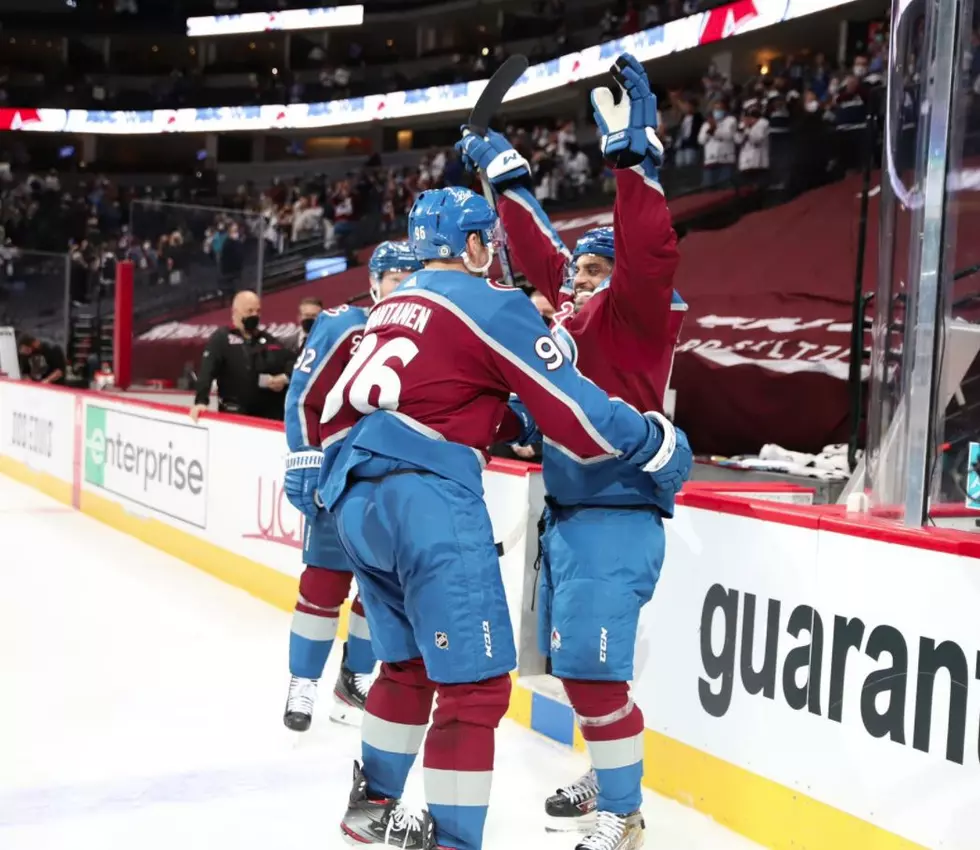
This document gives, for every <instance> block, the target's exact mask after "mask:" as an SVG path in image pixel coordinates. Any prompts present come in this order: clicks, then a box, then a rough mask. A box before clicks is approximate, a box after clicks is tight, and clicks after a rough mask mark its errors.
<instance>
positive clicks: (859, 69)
mask: <svg viewBox="0 0 980 850" xmlns="http://www.w3.org/2000/svg"><path fill="white" fill-rule="evenodd" d="M867 73H868V66H867V65H855V66H854V76H855V77H858V78H861V77H863V76H864V75H865V74H867Z"/></svg>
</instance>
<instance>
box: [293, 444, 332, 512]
mask: <svg viewBox="0 0 980 850" xmlns="http://www.w3.org/2000/svg"><path fill="white" fill-rule="evenodd" d="M322 464H323V452H322V451H321V450H320V449H313V448H305V449H301V450H300V451H298V452H290V453H289V454H288V455H287V456H286V482H285V485H284V486H283V489H284V490H285V491H286V498H287V499H289V503H290V504H291V505H292V506H293V507H294V508H296V510H298V511H300V512H301V513H303V514H305V515H306V516H307V517H309V518H310V519H313V518H314V517H315V516H316V514H317V511H318V510H320V508H322V507H323V502H322V501H320V496H319V494H318V493H317V492H316V485H317V481H318V480H319V478H320V467H321V466H322Z"/></svg>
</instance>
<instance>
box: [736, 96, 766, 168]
mask: <svg viewBox="0 0 980 850" xmlns="http://www.w3.org/2000/svg"><path fill="white" fill-rule="evenodd" d="M735 143H736V144H737V145H738V146H739V151H738V172H739V177H740V178H741V180H742V182H745V183H751V184H754V185H762V184H764V183H765V182H766V179H767V178H768V176H769V121H768V120H767V119H766V118H764V117H763V116H762V106H761V104H760V103H759V101H757V100H748V101H746V102H745V104H744V114H743V116H742V120H741V121H740V122H739V125H738V131H737V132H736V134H735Z"/></svg>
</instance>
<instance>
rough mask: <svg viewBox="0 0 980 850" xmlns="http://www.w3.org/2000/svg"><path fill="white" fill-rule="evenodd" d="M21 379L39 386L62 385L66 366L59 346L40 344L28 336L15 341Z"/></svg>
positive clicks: (25, 335) (34, 338)
mask: <svg viewBox="0 0 980 850" xmlns="http://www.w3.org/2000/svg"><path fill="white" fill-rule="evenodd" d="M17 354H18V357H19V360H20V371H21V377H22V378H23V379H24V380H30V381H35V382H37V383H39V384H64V383H65V372H66V370H67V368H68V367H67V364H66V362H65V352H64V351H62V349H61V346H59V345H55V344H53V343H47V342H41V341H40V340H39V339H37V337H34V336H31V335H30V334H21V336H20V338H19V339H18V340H17Z"/></svg>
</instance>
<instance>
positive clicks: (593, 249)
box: [572, 227, 616, 261]
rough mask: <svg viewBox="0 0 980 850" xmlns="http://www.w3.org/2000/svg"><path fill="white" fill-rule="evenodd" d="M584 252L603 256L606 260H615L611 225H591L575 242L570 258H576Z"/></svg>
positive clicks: (614, 245) (614, 244)
mask: <svg viewBox="0 0 980 850" xmlns="http://www.w3.org/2000/svg"><path fill="white" fill-rule="evenodd" d="M584 254H595V255H596V256H597V257H605V258H606V259H607V260H615V258H616V243H615V241H614V240H613V229H612V228H611V227H593V228H592V230H587V231H586V232H585V233H583V234H582V235H581V236H580V237H579V240H578V242H576V243H575V250H574V251H572V260H573V261H574V260H577V259H578V258H579V257H581V256H583V255H584Z"/></svg>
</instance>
